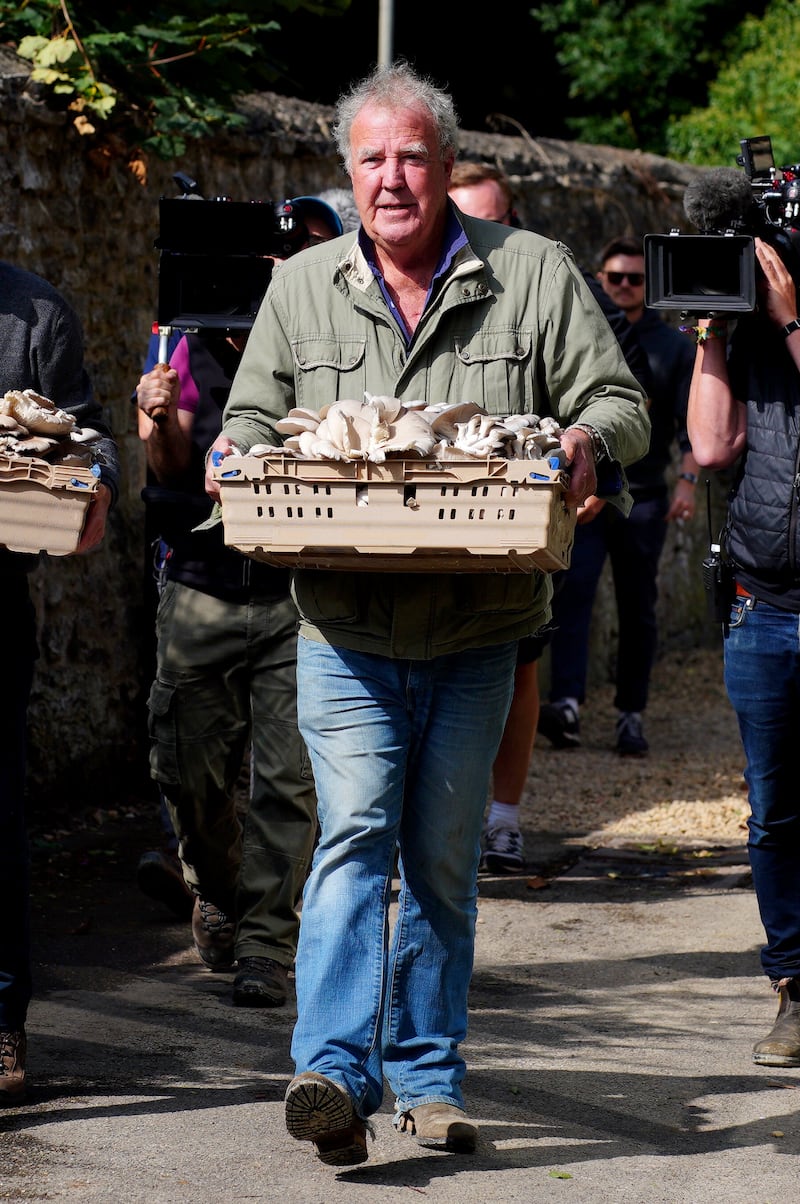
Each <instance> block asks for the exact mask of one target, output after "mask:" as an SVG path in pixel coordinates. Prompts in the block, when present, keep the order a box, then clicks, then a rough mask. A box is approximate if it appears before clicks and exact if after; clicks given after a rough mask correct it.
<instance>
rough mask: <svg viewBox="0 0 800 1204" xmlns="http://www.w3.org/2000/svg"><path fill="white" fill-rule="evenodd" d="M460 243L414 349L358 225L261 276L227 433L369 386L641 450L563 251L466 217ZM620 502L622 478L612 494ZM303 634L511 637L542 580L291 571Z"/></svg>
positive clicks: (254, 432)
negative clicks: (464, 241)
mask: <svg viewBox="0 0 800 1204" xmlns="http://www.w3.org/2000/svg"><path fill="white" fill-rule="evenodd" d="M461 220H462V224H463V227H464V230H465V232H466V234H467V237H468V239H469V246H467V247H463V248H462V249H461V250H460V251H458V252H456V254H455V255H454V257H453V262H452V263H451V264H450V266H449V268H448V269H447V271H446V273H445V275H444V278H443V280H442V281H441V282H440V284H439V286H438V287H437V288H435V290H434V292H433V294H432V296H431V298H430V299H429V302H428V305H427V307H426V310H425V313H424V314H423V316H422V319H421V321H420V323H419V325H418V327H417V330H416V332H415V334H414V338H413V340H412V342H411V345H410V347H407V346H406V343H405V340H404V338H403V335H402V333H401V331H400V329H399V328H398V326H397V325H396V323H395V321H394V319H393V318H392V316H391V314H390V313H389V310H388V308H387V305H386V302H385V300H384V298H383V295H382V293H381V291H380V288H379V286H378V284H377V282H376V280H375V279H374V277H373V275H372V272H371V271H370V268H369V266H368V264H367V262H366V260H365V258H364V256H363V254H362V252H361V250H360V248H359V246H358V241H357V240H356V241H354V240H353V235H352V234H348V235H344V236H343V237H342V238H338V239H334V240H333V241H332V242H329V243H325V244H323V245H321V246H318V247H314V248H311V249H309V250H307V251H303V252H301V253H300V254H298V255H296V256H294V257H293V258H291V259H289V260H288V261H287V262H286V263H285V264H283V265H282V266H281V267H280V269H279V270H277V271H276V272H275V275H274V277H273V279H272V282H271V283H270V287H269V289H268V290H267V295H266V297H265V299H264V302H263V304H262V306H261V309H260V311H259V313H258V316H257V317H256V321H255V323H254V326H253V329H252V331H251V333H250V337H249V339H248V343H247V347H246V348H245V351H244V354H243V356H242V360H241V364H240V366H239V370H238V371H237V374H236V377H235V379H234V382H233V387H232V389H231V393H230V397H229V400H228V404H227V406H226V408H225V413H224V420H223V421H224V427H223V430H224V433H225V434H226V435H227V436H228V437H229V438H230V439H231V440H232V441H233V442H234V443H235V444H236V445H237V447H238V448H239V449H240V450H241V451H242V452H246V451H248V450H249V449H250V448H251V447H252V446H253V445H254V444H256V443H265V442H273V443H278V444H279V443H280V441H281V440H280V436H279V435H277V434H276V433H275V432H274V430H273V429H272V424H273V423H274V422H275V421H276V420H277V419H279V418H282V417H284V416H285V415H286V413H287V411H288V410H289V409H291V408H292V407H293V406H305V407H307V408H309V409H314V410H318V409H320V408H321V407H322V406H323V405H327V404H330V403H331V402H333V401H337V400H342V399H345V398H352V399H356V400H359V399H362V398H363V395H364V391H365V390H368V391H369V392H370V393H374V394H383V395H388V396H391V397H397V398H400V399H401V400H402V399H404V398H405V399H408V400H416V399H422V400H425V401H427V402H429V403H439V402H458V401H471V402H476V403H477V404H479V405H481V406H483V407H484V409H486V410H487V411H488V412H489V413H493V414H513V413H531V412H534V413H536V414H539V415H540V416H543V415H545V414H552V415H553V416H555V417H556V418H557V419H558V421H559V422H560V423H561V425H562V426H564V427H566V426H569V425H570V424H571V423H573V422H577V421H582V422H586V423H588V424H590V425H591V426H593V427H594V428H595V429H596V430H597V431H598V432H599V433H600V435H601V437H602V438H603V440H604V442H605V444H606V447H607V450H608V452H609V454H610V455H611V457H612V459H615V460H617V461H618V462H619V463H620V464H622V465H625V464H630V463H632V462H633V461H635V460H637V459H639V458H640V457H641V456H642V455H644V453H645V452H646V451H647V447H648V441H649V434H650V424H649V420H648V418H647V411H646V405H645V397H644V394H643V392H642V390H641V389H640V387H639V385H638V384H637V382H636V380H635V379H634V377H633V376H632V375H631V373H630V371H629V369H628V367H627V365H626V363H625V360H624V359H623V356H622V353H621V351H620V349H619V344H618V343H617V340H616V338H615V337H614V335H613V333H612V331H611V328H610V327H609V325H608V322H607V321H606V319H605V317H604V316H603V314H602V313H601V311H600V309H599V307H598V305H597V303H596V301H595V299H594V298H593V297H592V295H591V293H590V291H589V289H588V287H587V285H586V283H585V281H584V280H583V277H582V274H581V272H580V271H579V269H578V268H577V267H576V265H575V262H574V259H573V257H572V254H571V253H570V251H569V250H568V249H567V248H566V247H564V246H562V245H561V244H560V243H555V242H552V241H550V240H548V239H545V238H542V237H540V236H539V235H537V234H532V233H530V232H528V231H524V230H514V229H511V228H509V227H506V226H501V225H499V224H497V223H494V222H486V221H480V220H477V219H474V218H468V217H462V218H461ZM616 500H617V503H618V504H619V505H620V506H621V508H623V509H624V510H625V511H626V512H627V510H628V509H629V508H630V498H629V496H628V494H627V491H626V490H625V489H624V488H623V490H622V492H621V493H620V495H619V496H618V498H617V499H616ZM293 594H294V598H295V602H296V603H297V606H298V609H299V611H300V615H301V628H300V630H301V633H302V634H303V635H305V636H308V637H310V638H312V639H317V640H322V641H325V642H328V643H331V644H337V645H340V646H342V647H346V648H352V649H357V650H360V651H365V652H374V653H379V654H382V655H386V656H393V657H408V658H415V659H425V658H429V657H432V656H439V655H442V654H445V653H449V652H458V651H461V650H462V649H464V648H469V647H480V646H481V645H486V644H495V643H501V642H505V641H508V640H516V639H519V638H520V637H522V636H525V635H529V634H532V633H533V632H535V631H537V630H538V629H539V628H540V627H542V626H543V625H544V623H545V622H546V621H547V620H548V619H549V617H550V596H551V584H550V579H549V578H548V577H547V576H546V575H545V574H542V573H539V572H534V573H531V574H516V573H511V574H497V575H496V574H492V573H462V574H455V573H454V574H424V573H421V574H403V573H397V574H391V573H375V574H373V573H369V572H364V573H343V572H335V571H306V570H302V571H297V572H296V573H295V575H294V584H293Z"/></svg>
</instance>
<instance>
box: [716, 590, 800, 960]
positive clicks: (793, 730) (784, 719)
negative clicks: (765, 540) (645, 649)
mask: <svg viewBox="0 0 800 1204" xmlns="http://www.w3.org/2000/svg"><path fill="white" fill-rule="evenodd" d="M725 686H726V689H727V691H728V697H729V698H730V700H731V704H732V706H733V708H734V710H735V711H736V717H737V719H738V721H739V731H740V733H741V737H742V744H743V745H744V751H745V756H746V758H747V768H746V771H745V777H746V779H747V786H748V790H749V798H750V811H751V814H750V819H749V829H750V833H749V840H748V850H749V854H750V865H751V868H752V871H753V886H754V887H755V892H756V898H757V899H758V907H759V911H760V913H761V922H762V924H763V925H764V930H765V932H766V937H767V943H766V945H765V946H764V948H763V949H762V951H761V964H762V966H763V967H764V972H765V974H767V975H768V976H769V977H770V979H772V980H777V979H780V978H794V977H800V785H798V768H797V766H798V763H797V760H796V757H797V741H798V735H799V734H800V615H797V614H793V613H792V612H791V611H788V610H779V609H778V608H777V607H775V606H768V605H767V604H766V603H764V602H756V603H755V605H753V604H752V602H751V601H748V600H745V599H743V598H736V600H735V602H734V604H733V607H732V611H731V622H730V627H729V629H728V631H727V634H726V638H725Z"/></svg>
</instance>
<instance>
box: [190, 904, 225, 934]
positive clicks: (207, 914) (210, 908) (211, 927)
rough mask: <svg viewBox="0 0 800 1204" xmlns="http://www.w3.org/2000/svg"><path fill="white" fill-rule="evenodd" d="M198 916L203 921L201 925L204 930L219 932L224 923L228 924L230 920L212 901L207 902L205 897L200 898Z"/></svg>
mask: <svg viewBox="0 0 800 1204" xmlns="http://www.w3.org/2000/svg"><path fill="white" fill-rule="evenodd" d="M198 906H199V908H200V917H201V919H202V921H203V927H204V928H205V930H206V932H211V933H215V932H217V933H218V932H221V931H222V929H223V928H224V927H225V926H226V925H230V923H231V921H230V920H229V919H228V917H227V916H226V915H225V912H224V911H222V910H221V909H220V908H219V907H216V906H215V905H214V904H213V903H209V902H208V900H207V899H200V901H199V904H198Z"/></svg>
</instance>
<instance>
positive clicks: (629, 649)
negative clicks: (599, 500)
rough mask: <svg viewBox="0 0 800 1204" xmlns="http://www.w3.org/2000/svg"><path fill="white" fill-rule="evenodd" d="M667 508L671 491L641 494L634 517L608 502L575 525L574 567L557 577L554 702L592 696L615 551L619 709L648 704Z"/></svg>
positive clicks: (552, 665)
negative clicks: (599, 621) (594, 627)
mask: <svg viewBox="0 0 800 1204" xmlns="http://www.w3.org/2000/svg"><path fill="white" fill-rule="evenodd" d="M668 509H669V498H668V495H667V493H666V491H664V492H663V493H659V494H658V495H657V496H655V497H649V498H639V499H637V500H636V502H635V504H634V507H633V510H632V511H631V513H630V515H629V516H628V518H624V517H623V516H622V515H621V514H620V513H619V511H618V510H615V509H614V507H613V506H608V505H607V506H604V507H603V509H602V510H601V511H600V513H599V514H598V515H597V517H596V518H595V519H593V520H592V521H591V522H589V523H581V524H580V525H579V526H577V527H576V528H575V544H574V547H573V549H572V562H571V564H570V567H569V568H568V569H565V570H564V571H563V572H562V573H559V574H558V575H557V576H556V577H555V578H554V581H553V584H554V587H555V593H554V595H553V635H552V638H551V641H550V694H549V697H550V699H551V701H555V700H557V699H559V698H576V699H577V700H578V702H579V703H583V702H585V701H586V678H587V674H588V669H589V629H590V625H591V621H592V607H593V606H594V599H595V594H596V593H597V586H598V582H599V581H600V575H601V573H602V571H603V565H604V564H605V560H606V556H608V557H609V558H610V560H611V571H612V573H613V577H614V596H615V598H616V603H617V617H618V623H619V640H618V647H617V669H616V686H617V690H616V695H615V698H614V706H615V707H618V709H619V710H620V711H643V710H644V709H645V707H646V706H647V696H648V691H649V685H650V673H651V670H652V667H653V661H654V660H655V654H656V646H657V642H658V629H657V625H656V602H657V600H658V562H659V560H660V558H661V553H662V551H663V549H664V540H665V539H666V534H667V524H666V521H665V520H666V515H667V510H668Z"/></svg>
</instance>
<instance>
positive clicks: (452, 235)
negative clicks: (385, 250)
mask: <svg viewBox="0 0 800 1204" xmlns="http://www.w3.org/2000/svg"><path fill="white" fill-rule="evenodd" d="M358 241H359V245H360V247H361V250H362V251H363V253H364V256H365V258H366V260H367V263H368V264H369V267H370V270H371V272H372V274H373V276H374V277H375V279H376V280H377V282H378V285H379V287H380V290H381V292H382V293H383V296H384V299H385V301H386V304H387V306H388V307H389V313H390V314H391V315H392V317H393V318H394V320H395V322H396V323H397V325H398V327H399V328H400V331H401V333H402V335H403V338H404V339H405V341H406V346H407V347H408V346H410V344H411V340H412V339H413V337H414V332H413V331H410V330H409V329H408V327H407V326H406V324H405V322H404V321H403V317H402V314H401V313H400V311H399V309H398V308H397V306H396V305H395V303H394V301H393V300H392V298H391V297H390V296H389V290H388V289H387V287H386V281H385V280H384V278H383V274H382V272H381V270H380V268H379V267H378V264H377V261H376V258H375V244H374V243H373V241H372V239H371V238H370V237H369V235H368V234H366V233H365V231H364V227H363V226H361V227H360V229H359V232H358ZM466 245H467V236H466V234H465V233H464V231H463V230H462V228H461V223H460V222H459V220H458V218H457V217H456V215H455V210H454V208H453V205H452V202H448V214H447V225H446V226H445V231H444V243H443V246H442V254H441V256H440V258H439V263H438V264H437V266H436V271H435V272H434V273H433V277H432V279H431V283H430V286H429V288H428V293H427V296H426V297H425V308H427V306H428V303H429V302H430V299H431V297H432V296H433V294H434V292H435V291H436V289H437V287H438V285H439V283H440V281H441V280H442V279H443V278H444V277H445V276H446V274H447V272H448V271H449V268H450V264H451V263H452V262H453V256H454V255H455V254H456V252H457V251H460V250H461V248H462V247H464V246H466Z"/></svg>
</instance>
